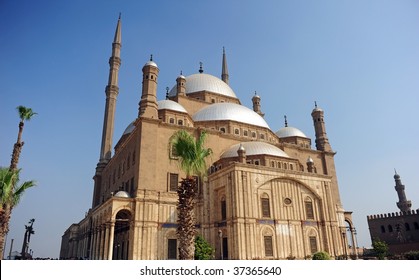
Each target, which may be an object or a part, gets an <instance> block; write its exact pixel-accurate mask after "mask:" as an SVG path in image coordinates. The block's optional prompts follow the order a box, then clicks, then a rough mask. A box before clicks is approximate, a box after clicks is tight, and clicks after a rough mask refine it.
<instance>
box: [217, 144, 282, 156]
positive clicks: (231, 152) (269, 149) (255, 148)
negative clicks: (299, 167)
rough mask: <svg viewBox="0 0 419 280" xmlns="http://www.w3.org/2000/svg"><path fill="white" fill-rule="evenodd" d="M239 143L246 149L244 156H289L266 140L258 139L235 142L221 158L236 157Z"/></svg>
mask: <svg viewBox="0 0 419 280" xmlns="http://www.w3.org/2000/svg"><path fill="white" fill-rule="evenodd" d="M240 144H241V145H242V147H243V148H244V149H245V150H246V156H253V155H270V156H277V157H286V158H289V156H288V155H287V154H286V153H285V152H284V151H283V150H281V149H280V148H278V147H276V146H274V145H271V144H269V143H266V142H259V141H251V142H243V143H239V144H235V145H233V146H231V147H230V148H228V149H227V150H226V151H225V152H224V153H223V154H222V155H221V158H231V157H237V156H238V155H237V150H238V149H239V148H240Z"/></svg>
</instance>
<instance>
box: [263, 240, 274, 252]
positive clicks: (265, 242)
mask: <svg viewBox="0 0 419 280" xmlns="http://www.w3.org/2000/svg"><path fill="white" fill-rule="evenodd" d="M263 245H264V247H265V257H273V255H274V250H273V247H274V246H273V240H272V235H265V236H264V237H263Z"/></svg>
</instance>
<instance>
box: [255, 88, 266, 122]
mask: <svg viewBox="0 0 419 280" xmlns="http://www.w3.org/2000/svg"><path fill="white" fill-rule="evenodd" d="M252 102H253V111H255V112H256V113H258V114H259V115H260V116H261V117H263V116H265V114H264V113H262V111H261V109H260V96H259V95H257V93H256V91H255V95H254V96H253V98H252Z"/></svg>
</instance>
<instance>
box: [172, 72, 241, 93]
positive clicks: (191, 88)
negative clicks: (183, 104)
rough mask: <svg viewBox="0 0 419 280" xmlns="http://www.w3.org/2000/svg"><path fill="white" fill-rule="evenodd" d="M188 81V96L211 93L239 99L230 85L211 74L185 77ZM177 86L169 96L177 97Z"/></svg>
mask: <svg viewBox="0 0 419 280" xmlns="http://www.w3.org/2000/svg"><path fill="white" fill-rule="evenodd" d="M185 79H186V94H189V93H193V92H198V91H203V90H205V91H209V92H214V93H218V94H221V95H225V96H228V97H233V98H237V96H236V94H235V93H234V91H233V90H232V89H231V87H230V86H229V85H227V84H226V83H225V82H223V81H222V80H221V79H219V78H217V77H214V76H212V75H209V74H205V73H199V74H193V75H190V76H187V77H185ZM176 90H177V89H176V86H174V87H173V88H172V89H171V90H170V92H169V96H176Z"/></svg>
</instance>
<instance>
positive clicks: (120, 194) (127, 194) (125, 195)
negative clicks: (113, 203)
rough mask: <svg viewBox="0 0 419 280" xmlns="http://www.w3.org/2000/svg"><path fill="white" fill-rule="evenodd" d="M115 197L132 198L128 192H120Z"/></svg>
mask: <svg viewBox="0 0 419 280" xmlns="http://www.w3.org/2000/svg"><path fill="white" fill-rule="evenodd" d="M114 196H115V197H124V198H130V197H131V196H130V195H129V193H127V192H126V191H118V192H117V193H116V194H115V195H114Z"/></svg>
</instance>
